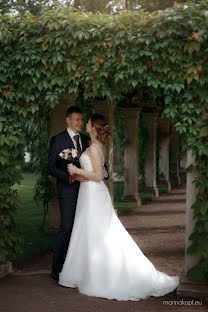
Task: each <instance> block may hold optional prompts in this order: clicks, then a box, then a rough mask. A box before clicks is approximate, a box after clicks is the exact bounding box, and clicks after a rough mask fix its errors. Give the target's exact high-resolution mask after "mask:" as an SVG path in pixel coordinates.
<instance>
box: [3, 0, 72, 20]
mask: <svg viewBox="0 0 208 312" xmlns="http://www.w3.org/2000/svg"><path fill="white" fill-rule="evenodd" d="M73 2H74V1H73V0H71V1H70V0H69V1H66V0H9V1H7V0H1V3H0V14H1V15H3V14H6V13H15V14H27V13H30V14H33V15H36V16H40V15H41V14H42V13H43V12H44V11H45V10H50V9H57V8H59V7H63V6H65V7H67V6H72V4H73Z"/></svg>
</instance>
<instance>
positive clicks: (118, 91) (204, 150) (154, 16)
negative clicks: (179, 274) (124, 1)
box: [0, 0, 208, 280]
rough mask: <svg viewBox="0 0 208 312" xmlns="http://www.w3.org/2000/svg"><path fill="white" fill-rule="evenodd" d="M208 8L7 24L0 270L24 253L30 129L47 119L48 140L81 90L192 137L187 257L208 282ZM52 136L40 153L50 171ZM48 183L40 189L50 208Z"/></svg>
mask: <svg viewBox="0 0 208 312" xmlns="http://www.w3.org/2000/svg"><path fill="white" fill-rule="evenodd" d="M207 7H208V1H207V0H204V1H202V2H201V3H199V4H195V3H191V2H189V3H187V4H186V5H177V6H175V7H174V8H171V9H167V10H165V11H162V12H161V11H158V12H153V13H151V14H150V13H147V12H145V11H138V12H128V11H125V12H121V13H119V14H115V15H113V16H107V15H101V14H99V15H93V14H90V13H83V12H82V13H81V12H79V11H76V10H71V9H60V10H58V11H50V12H47V13H46V14H45V15H43V16H41V17H40V18H38V17H34V16H32V15H25V16H23V17H19V16H17V17H11V16H1V17H0V61H1V62H0V105H1V106H0V114H1V119H0V133H1V137H0V164H1V167H0V182H1V183H0V189H1V192H0V203H1V204H0V205H1V206H0V226H1V231H2V233H1V234H2V235H1V236H0V247H1V258H0V262H5V261H7V260H9V259H10V258H11V254H12V253H13V252H14V251H13V250H14V249H15V248H16V246H17V245H18V244H17V242H16V241H15V240H17V236H15V235H13V234H12V233H13V230H14V229H15V223H14V213H15V210H16V209H17V208H18V195H17V193H16V191H15V190H14V188H13V186H14V184H15V183H17V182H19V181H20V178H21V175H20V171H19V164H20V162H21V161H22V159H23V145H24V140H23V137H24V135H23V134H24V133H23V132H24V131H22V127H21V124H22V122H24V121H25V122H26V121H28V119H31V120H32V119H33V118H32V116H34V117H35V118H34V120H36V121H35V122H37V123H38V118H39V120H40V123H41V126H39V127H37V129H39V131H37V132H36V131H35V134H36V135H37V137H39V138H40V136H41V135H43V136H46V137H47V133H49V131H48V130H47V129H48V128H47V127H48V121H47V119H48V116H49V113H50V111H51V109H53V108H54V106H55V105H56V104H57V103H58V99H59V97H60V96H61V95H63V94H65V95H66V96H73V94H74V93H77V92H79V91H80V90H81V92H82V97H83V101H86V100H90V99H91V98H99V99H106V100H107V101H109V102H111V101H113V100H117V103H118V105H120V104H121V103H122V105H124V106H125V105H126V106H128V105H130V104H129V103H133V105H134V106H139V107H141V106H145V107H146V108H148V107H156V109H160V111H163V116H165V117H168V118H170V119H171V121H172V123H174V124H175V129H176V131H178V132H179V133H180V134H181V135H182V136H184V138H185V140H184V141H185V143H184V144H185V146H186V149H192V151H193V153H194V154H195V155H196V168H197V170H198V171H199V177H198V178H197V180H196V181H195V183H196V185H197V186H198V188H199V194H198V196H197V200H196V202H195V204H194V206H193V209H194V212H195V217H196V226H195V230H194V233H193V234H192V235H191V237H190V239H191V240H192V246H191V247H190V248H189V249H188V252H190V253H195V254H198V255H199V256H200V262H199V263H198V265H197V266H196V267H195V268H193V269H192V270H191V271H190V272H189V274H190V277H191V278H194V277H195V275H196V274H195V275H194V273H193V272H196V270H197V272H199V271H200V272H202V273H203V274H204V275H203V276H204V278H205V279H206V280H208V274H207V260H208V243H207V242H208V214H207V211H208V205H207V203H208V172H207V161H208V140H207V138H208V121H207V117H206V113H207V110H208V108H207V106H206V103H207V101H208V88H207V87H206V86H207V83H208V54H207V46H208V10H207ZM127 98H128V100H129V101H126V99H127ZM36 116H37V118H36ZM38 116H39V117H38ZM46 124H47V125H46ZM44 127H46V128H47V129H45V128H44ZM40 129H41V130H40ZM43 129H44V130H43ZM46 137H45V138H44V139H43V140H42V138H41V139H40V140H39V142H40V143H38V144H37V145H35V146H36V157H37V158H38V160H39V161H40V162H42V163H44V166H45V164H46V160H45V157H46V156H44V155H46V147H47V142H48V139H47V138H46ZM43 154H44V155H43ZM42 168H43V167H42ZM45 174H46V170H45V169H42V177H43V175H45ZM48 182H49V180H48V179H45V181H43V179H42V182H41V183H40V184H39V185H40V187H39V190H41V189H42V192H43V194H42V195H41V196H40V197H41V199H42V200H45V198H46V197H47V196H46V197H45V195H44V192H46V193H47V194H48V190H49V187H48V186H47V185H48ZM47 200H48V197H47ZM11 235H12V236H11ZM8 250H10V251H11V252H9V253H8ZM201 275H202V274H201ZM200 279H201V276H200Z"/></svg>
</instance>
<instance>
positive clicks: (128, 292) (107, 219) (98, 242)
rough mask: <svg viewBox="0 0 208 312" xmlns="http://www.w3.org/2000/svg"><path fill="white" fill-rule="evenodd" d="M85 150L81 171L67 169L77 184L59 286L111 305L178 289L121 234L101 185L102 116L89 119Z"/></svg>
mask: <svg viewBox="0 0 208 312" xmlns="http://www.w3.org/2000/svg"><path fill="white" fill-rule="evenodd" d="M86 130H87V132H88V133H89V135H90V137H91V145H90V147H89V148H88V149H87V150H86V151H85V152H84V153H83V154H82V155H81V157H80V164H81V169H80V168H77V167H76V166H72V165H70V166H69V167H68V170H69V172H70V173H71V174H72V173H73V174H79V175H81V176H83V177H84V178H86V179H87V180H88V181H87V182H81V184H80V189H79V195H78V201H77V208H76V215H75V221H74V226H73V231H72V236H71V240H70V243H69V248H68V252H67V255H66V259H65V263H64V266H63V269H62V271H61V273H60V275H59V284H60V285H62V286H66V287H78V289H79V292H80V293H82V294H85V295H88V296H96V297H102V298H107V299H116V300H133V301H137V300H140V299H144V298H148V297H150V296H163V295H165V294H167V293H169V292H172V291H173V290H174V289H175V288H176V287H177V286H178V284H179V278H178V277H177V276H173V277H171V276H168V275H167V274H165V273H162V272H160V271H157V270H156V269H155V267H154V265H153V264H152V263H151V262H150V261H149V260H148V259H147V258H146V256H145V255H144V254H143V253H142V251H141V250H140V249H139V247H138V246H137V244H136V243H135V242H134V240H133V239H132V237H131V236H130V235H129V233H128V232H127V231H126V229H125V228H124V226H123V225H122V223H121V222H120V220H119V219H118V217H117V216H116V213H115V211H114V208H113V206H112V202H111V198H110V195H109V191H108V189H107V187H106V185H105V183H104V182H103V164H104V163H105V155H106V151H105V143H106V142H107V139H108V137H109V135H110V129H109V126H108V124H107V122H106V120H105V118H104V116H102V115H99V114H94V115H93V116H92V117H91V119H90V120H89V121H88V123H87V125H86Z"/></svg>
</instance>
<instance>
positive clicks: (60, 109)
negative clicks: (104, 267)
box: [50, 96, 76, 229]
mask: <svg viewBox="0 0 208 312" xmlns="http://www.w3.org/2000/svg"><path fill="white" fill-rule="evenodd" d="M75 101H76V96H74V97H73V98H72V99H71V100H70V99H65V98H64V97H63V96H62V97H60V99H59V103H58V104H57V105H56V106H55V107H54V109H53V110H52V111H51V115H50V117H51V124H50V126H51V136H54V135H56V134H58V133H60V132H61V131H64V129H66V120H65V118H66V117H65V115H66V110H67V108H68V107H69V106H73V105H75ZM51 179H52V182H53V185H54V188H55V185H56V179H55V178H53V177H52V178H51ZM50 217H51V228H52V229H57V228H59V225H60V212H59V204H58V199H57V198H56V197H54V198H53V199H52V200H51V216H50Z"/></svg>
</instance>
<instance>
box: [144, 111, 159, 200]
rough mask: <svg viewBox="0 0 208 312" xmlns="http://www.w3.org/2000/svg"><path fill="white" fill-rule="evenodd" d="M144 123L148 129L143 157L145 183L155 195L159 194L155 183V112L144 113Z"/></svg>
mask: <svg viewBox="0 0 208 312" xmlns="http://www.w3.org/2000/svg"><path fill="white" fill-rule="evenodd" d="M143 120H144V123H145V125H146V127H147V129H148V133H149V140H148V143H147V154H146V158H145V185H146V187H147V188H148V189H150V190H153V191H154V193H155V196H156V197H158V196H159V190H158V188H157V183H156V131H157V114H153V113H144V114H143Z"/></svg>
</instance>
